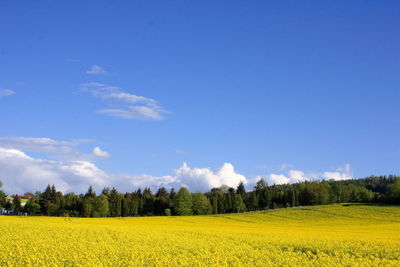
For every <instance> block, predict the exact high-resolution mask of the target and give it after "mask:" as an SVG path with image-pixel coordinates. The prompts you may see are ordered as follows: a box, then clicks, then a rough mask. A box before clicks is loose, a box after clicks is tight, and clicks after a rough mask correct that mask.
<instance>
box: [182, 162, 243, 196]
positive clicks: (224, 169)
mask: <svg viewBox="0 0 400 267" xmlns="http://www.w3.org/2000/svg"><path fill="white" fill-rule="evenodd" d="M175 174H176V179H177V181H179V182H180V183H181V184H183V185H184V186H187V187H188V188H190V189H191V190H200V191H207V190H210V189H211V188H213V187H219V186H221V185H227V186H232V187H236V186H237V185H238V184H239V183H240V182H243V183H247V179H246V177H245V176H243V175H241V174H239V173H236V171H235V168H234V167H233V165H232V164H231V163H224V164H223V165H222V166H221V168H220V169H218V170H212V169H210V168H190V167H189V166H188V165H187V164H186V163H183V165H182V166H181V167H180V168H179V169H176V170H175Z"/></svg>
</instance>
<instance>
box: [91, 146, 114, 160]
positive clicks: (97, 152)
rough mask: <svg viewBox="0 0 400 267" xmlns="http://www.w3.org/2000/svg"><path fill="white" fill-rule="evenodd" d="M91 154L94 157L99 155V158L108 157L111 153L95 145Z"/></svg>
mask: <svg viewBox="0 0 400 267" xmlns="http://www.w3.org/2000/svg"><path fill="white" fill-rule="evenodd" d="M92 154H93V155H94V156H96V157H100V158H109V157H110V156H111V155H110V153H108V152H106V151H103V150H102V149H101V148H100V147H98V146H96V147H95V148H93V150H92Z"/></svg>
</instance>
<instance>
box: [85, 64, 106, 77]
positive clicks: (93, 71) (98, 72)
mask: <svg viewBox="0 0 400 267" xmlns="http://www.w3.org/2000/svg"><path fill="white" fill-rule="evenodd" d="M106 73H107V72H106V71H105V70H104V69H103V68H102V67H100V66H99V65H92V67H91V68H90V69H88V70H87V71H86V74H89V75H102V74H106Z"/></svg>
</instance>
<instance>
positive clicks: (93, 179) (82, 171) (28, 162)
mask: <svg viewBox="0 0 400 267" xmlns="http://www.w3.org/2000/svg"><path fill="white" fill-rule="evenodd" d="M0 179H1V180H2V181H3V183H4V189H5V191H6V192H8V193H23V192H26V191H35V190H43V189H44V188H45V187H46V186H47V185H48V184H55V185H56V186H57V188H58V189H59V190H62V191H64V192H66V191H78V192H83V191H84V188H87V185H88V184H96V185H97V186H101V185H105V184H107V181H108V179H109V177H108V175H107V174H106V173H105V172H103V171H102V170H100V169H98V168H97V167H96V166H95V165H94V164H92V163H90V162H85V161H75V162H60V161H51V160H43V159H37V158H32V157H30V156H28V155H26V154H25V153H24V152H22V151H20V150H17V149H5V148H0Z"/></svg>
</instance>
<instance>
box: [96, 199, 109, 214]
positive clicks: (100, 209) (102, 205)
mask: <svg viewBox="0 0 400 267" xmlns="http://www.w3.org/2000/svg"><path fill="white" fill-rule="evenodd" d="M109 212H110V209H109V204H108V197H107V196H106V195H100V196H99V197H97V198H96V203H95V213H94V214H95V217H107V216H108V214H109Z"/></svg>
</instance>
